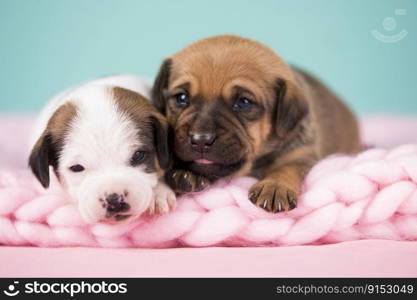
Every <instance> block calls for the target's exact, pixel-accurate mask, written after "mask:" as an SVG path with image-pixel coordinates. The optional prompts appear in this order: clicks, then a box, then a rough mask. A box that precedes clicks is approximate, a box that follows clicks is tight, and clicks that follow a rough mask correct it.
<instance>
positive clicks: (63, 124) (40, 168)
mask: <svg viewBox="0 0 417 300" xmlns="http://www.w3.org/2000/svg"><path fill="white" fill-rule="evenodd" d="M76 115H77V109H76V107H75V105H74V104H72V103H70V102H68V103H66V104H64V105H62V106H61V107H59V108H58V109H57V110H56V111H55V113H54V114H53V115H52V117H51V118H50V119H49V121H48V124H47V126H46V129H45V130H44V132H43V133H42V135H41V136H40V138H39V139H38V141H37V142H36V144H35V146H34V147H33V149H32V152H31V154H30V157H29V166H30V167H31V169H32V171H33V173H34V174H35V176H36V177H37V178H38V179H39V181H40V182H41V184H42V185H43V186H44V187H45V188H46V187H48V186H49V166H50V165H51V166H52V167H53V168H54V171H55V172H56V174H57V176H59V174H58V172H57V168H58V159H59V155H60V152H61V150H62V147H63V143H64V139H65V136H66V134H67V133H68V128H69V126H70V124H71V121H72V120H73V119H74V118H75V116H76Z"/></svg>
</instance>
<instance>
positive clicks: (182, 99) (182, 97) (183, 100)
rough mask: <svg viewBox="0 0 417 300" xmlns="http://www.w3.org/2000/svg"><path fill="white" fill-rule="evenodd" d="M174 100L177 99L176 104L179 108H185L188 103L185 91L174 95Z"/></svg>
mask: <svg viewBox="0 0 417 300" xmlns="http://www.w3.org/2000/svg"><path fill="white" fill-rule="evenodd" d="M174 97H175V100H176V101H177V104H178V106H179V107H181V108H185V107H187V106H188V104H189V103H190V100H189V97H188V95H187V94H186V93H178V94H176V95H175V96H174Z"/></svg>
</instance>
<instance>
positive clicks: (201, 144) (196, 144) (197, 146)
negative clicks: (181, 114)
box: [190, 133, 216, 152]
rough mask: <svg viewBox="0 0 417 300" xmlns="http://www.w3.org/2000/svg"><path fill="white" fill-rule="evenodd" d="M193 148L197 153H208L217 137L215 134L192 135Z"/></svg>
mask: <svg viewBox="0 0 417 300" xmlns="http://www.w3.org/2000/svg"><path fill="white" fill-rule="evenodd" d="M190 139H191V147H192V149H193V150H195V151H197V152H207V151H208V150H209V149H210V146H211V145H213V143H214V140H215V139H216V135H215V134H214V133H190Z"/></svg>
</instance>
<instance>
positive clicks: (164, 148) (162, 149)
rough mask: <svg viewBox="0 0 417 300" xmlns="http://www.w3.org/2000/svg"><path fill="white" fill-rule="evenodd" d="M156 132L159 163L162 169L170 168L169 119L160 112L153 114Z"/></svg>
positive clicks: (155, 141) (154, 130)
mask: <svg viewBox="0 0 417 300" xmlns="http://www.w3.org/2000/svg"><path fill="white" fill-rule="evenodd" d="M151 120H152V127H153V132H154V143H155V149H156V154H157V156H158V161H159V165H160V166H161V168H162V169H168V168H169V167H170V164H171V161H172V160H171V151H170V150H169V139H170V137H169V135H170V132H169V126H168V122H167V120H166V119H165V118H164V117H163V116H162V115H161V114H159V113H155V114H154V115H153V116H151Z"/></svg>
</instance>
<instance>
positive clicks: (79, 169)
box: [69, 164, 85, 173]
mask: <svg viewBox="0 0 417 300" xmlns="http://www.w3.org/2000/svg"><path fill="white" fill-rule="evenodd" d="M69 169H70V170H71V171H72V172H74V173H79V172H82V171H84V170H85V168H84V166H82V165H79V164H76V165H73V166H71V167H69Z"/></svg>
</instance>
